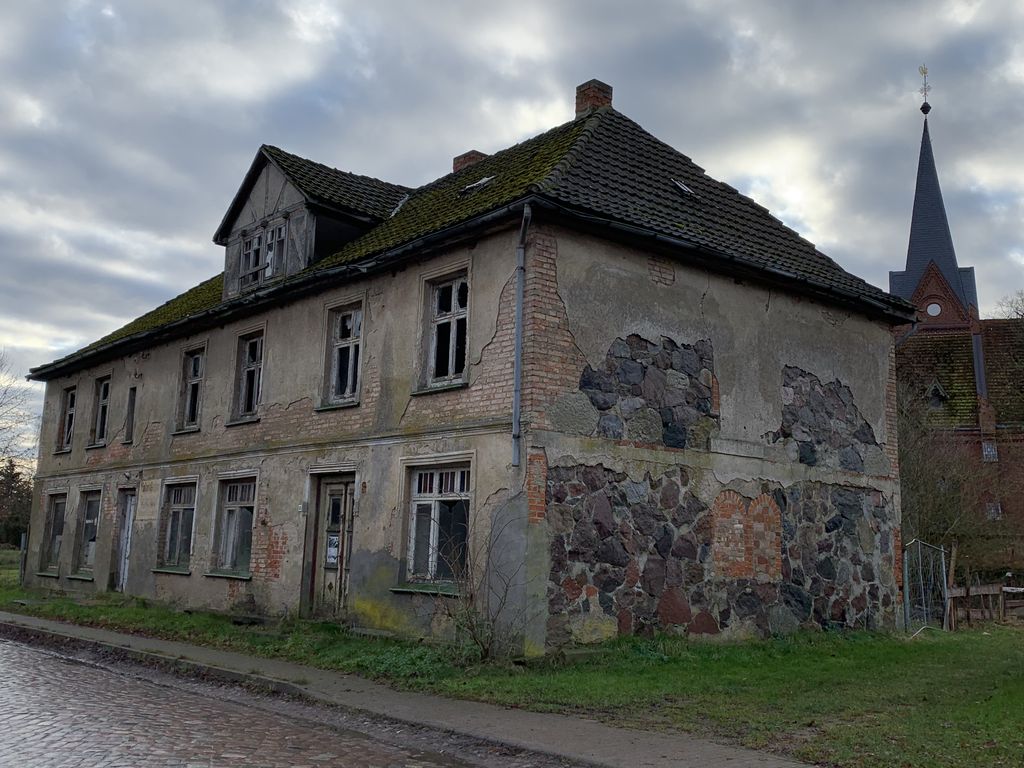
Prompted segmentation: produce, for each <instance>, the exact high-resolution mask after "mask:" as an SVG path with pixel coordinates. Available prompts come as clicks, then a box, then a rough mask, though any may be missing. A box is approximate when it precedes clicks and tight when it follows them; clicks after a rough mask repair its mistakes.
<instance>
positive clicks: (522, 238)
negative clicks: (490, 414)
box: [512, 203, 533, 467]
mask: <svg viewBox="0 0 1024 768" xmlns="http://www.w3.org/2000/svg"><path fill="white" fill-rule="evenodd" d="M532 217H533V211H532V210H531V209H530V204H529V203H526V204H525V205H524V206H523V223H522V225H521V226H520V227H519V243H518V244H517V245H516V339H515V362H514V364H513V371H512V378H513V384H512V466H513V467H518V466H519V465H520V463H521V461H522V453H523V450H522V446H521V445H520V426H521V424H520V422H521V420H522V414H521V409H522V399H523V301H524V300H523V294H524V293H525V286H526V233H527V231H529V229H530V219H531V218H532Z"/></svg>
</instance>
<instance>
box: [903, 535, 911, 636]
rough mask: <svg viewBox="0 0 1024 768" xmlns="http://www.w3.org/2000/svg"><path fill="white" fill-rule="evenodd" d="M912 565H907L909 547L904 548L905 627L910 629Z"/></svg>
mask: <svg viewBox="0 0 1024 768" xmlns="http://www.w3.org/2000/svg"><path fill="white" fill-rule="evenodd" d="M909 589H910V566H909V565H907V548H906V547H904V548H903V628H904V629H906V631H907V632H909V631H910V592H909V591H908V590H909Z"/></svg>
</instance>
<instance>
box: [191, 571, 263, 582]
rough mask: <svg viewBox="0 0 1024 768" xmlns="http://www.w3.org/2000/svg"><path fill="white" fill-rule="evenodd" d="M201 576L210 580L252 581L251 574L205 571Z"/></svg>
mask: <svg viewBox="0 0 1024 768" xmlns="http://www.w3.org/2000/svg"><path fill="white" fill-rule="evenodd" d="M203 576H209V577H210V578H211V579H237V580H238V581H252V574H251V573H241V572H239V573H232V572H231V571H207V572H206V573H204V574H203Z"/></svg>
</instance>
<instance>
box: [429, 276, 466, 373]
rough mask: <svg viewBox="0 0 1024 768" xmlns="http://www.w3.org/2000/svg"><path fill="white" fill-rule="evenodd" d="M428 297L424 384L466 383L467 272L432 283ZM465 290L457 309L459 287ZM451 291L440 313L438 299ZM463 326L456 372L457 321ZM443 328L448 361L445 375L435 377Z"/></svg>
mask: <svg viewBox="0 0 1024 768" xmlns="http://www.w3.org/2000/svg"><path fill="white" fill-rule="evenodd" d="M429 285H430V291H429V296H428V302H429V304H428V307H427V320H428V324H429V328H430V345H429V348H428V358H427V382H428V384H429V385H430V386H432V387H436V386H445V385H447V384H457V383H460V382H463V381H465V380H466V372H467V370H468V368H469V304H470V286H469V275H468V273H467V272H460V273H459V274H457V275H453V276H449V277H447V278H442V279H440V280H432V281H431V282H430V284H429ZM463 286H464V287H465V289H466V302H465V306H461V307H460V306H459V292H460V289H461V288H462V287H463ZM446 288H447V289H450V290H451V303H450V306H449V309H448V310H445V311H442V310H441V309H440V299H441V295H442V292H443V291H444V290H445V289H446ZM460 320H461V321H462V322H463V324H464V329H465V330H464V338H463V359H462V367H461V368H460V369H459V370H456V358H457V349H458V327H459V321H460ZM445 324H447V325H448V327H447V329H446V331H447V334H448V360H447V368H448V371H447V373H442V374H440V375H438V372H437V368H438V366H437V362H438V361H437V354H438V343H439V338H441V335H442V333H443V332H444V331H442V326H443V325H445Z"/></svg>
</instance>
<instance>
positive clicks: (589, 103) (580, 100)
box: [576, 80, 612, 117]
mask: <svg viewBox="0 0 1024 768" xmlns="http://www.w3.org/2000/svg"><path fill="white" fill-rule="evenodd" d="M611 105H612V87H611V86H610V85H608V83H602V82H601V81H600V80H588V81H587V82H585V83H583V85H577V86H576V117H579V116H580V115H582V114H583V113H584V112H586V111H587V110H589V109H592V108H597V107H610V106H611Z"/></svg>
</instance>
